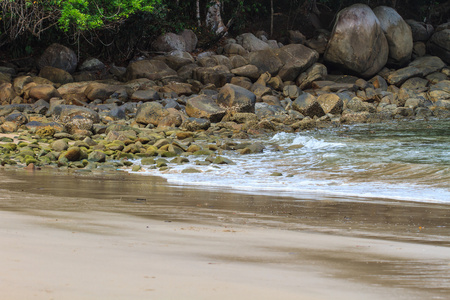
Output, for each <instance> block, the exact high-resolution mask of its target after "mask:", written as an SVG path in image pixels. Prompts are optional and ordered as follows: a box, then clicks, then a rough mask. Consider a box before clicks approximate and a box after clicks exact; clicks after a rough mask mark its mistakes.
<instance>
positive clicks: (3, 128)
mask: <svg viewBox="0 0 450 300" xmlns="http://www.w3.org/2000/svg"><path fill="white" fill-rule="evenodd" d="M17 129H19V126H18V125H17V123H15V122H3V124H2V125H0V132H16V131H17Z"/></svg>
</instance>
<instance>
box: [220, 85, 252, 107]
mask: <svg viewBox="0 0 450 300" xmlns="http://www.w3.org/2000/svg"><path fill="white" fill-rule="evenodd" d="M216 102H217V104H218V105H219V106H220V107H221V108H224V109H225V110H227V111H233V112H251V113H254V112H255V103H256V95H255V94H254V93H252V92H250V91H249V90H247V89H245V88H243V87H240V86H237V85H234V84H226V85H224V86H223V87H222V88H221V89H220V91H219V95H218V97H217V101H216Z"/></svg>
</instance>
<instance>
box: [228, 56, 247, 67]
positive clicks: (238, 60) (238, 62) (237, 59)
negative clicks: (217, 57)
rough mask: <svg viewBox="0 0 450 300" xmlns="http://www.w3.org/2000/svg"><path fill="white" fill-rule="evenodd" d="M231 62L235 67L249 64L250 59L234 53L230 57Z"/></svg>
mask: <svg viewBox="0 0 450 300" xmlns="http://www.w3.org/2000/svg"><path fill="white" fill-rule="evenodd" d="M230 62H231V66H232V68H233V69H237V68H239V67H243V66H246V65H248V61H247V60H246V59H245V58H244V57H242V56H240V55H233V56H232V57H230Z"/></svg>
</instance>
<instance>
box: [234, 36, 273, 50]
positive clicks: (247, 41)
mask: <svg viewBox="0 0 450 300" xmlns="http://www.w3.org/2000/svg"><path fill="white" fill-rule="evenodd" d="M236 41H237V42H238V44H240V45H241V46H242V47H243V48H244V49H245V50H247V51H249V52H253V51H259V50H265V49H270V46H269V45H268V44H267V43H266V42H264V41H262V40H260V39H258V38H257V37H256V36H254V35H253V34H252V33H243V34H241V35H239V36H237V37H236Z"/></svg>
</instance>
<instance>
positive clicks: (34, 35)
mask: <svg viewBox="0 0 450 300" xmlns="http://www.w3.org/2000/svg"><path fill="white" fill-rule="evenodd" d="M216 2H219V3H220V4H221V15H222V19H223V21H224V23H225V24H226V25H227V26H228V29H229V30H228V32H229V33H231V34H237V33H240V32H243V31H246V30H247V31H248V30H261V29H262V30H266V31H267V32H269V31H270V27H269V25H268V24H269V21H270V19H271V16H272V17H273V15H275V16H276V22H275V24H276V26H277V30H275V31H274V34H277V35H282V34H283V33H285V32H286V31H287V30H289V29H301V30H307V29H306V28H307V26H305V25H308V24H305V22H308V21H307V20H308V16H309V15H311V14H315V15H317V16H319V18H321V19H326V20H327V21H326V22H324V23H323V24H324V25H325V26H330V22H331V21H332V20H333V19H334V16H335V14H336V13H337V12H338V11H339V10H341V9H342V8H344V7H346V6H349V5H352V4H354V3H358V2H361V3H365V4H368V5H370V6H372V7H375V6H378V5H388V6H393V7H395V8H396V9H397V10H398V11H399V12H400V14H402V15H403V16H404V17H407V18H415V19H417V20H420V21H427V22H434V23H439V22H440V23H442V22H444V21H446V20H445V18H446V16H447V17H448V15H447V14H446V13H448V10H445V9H442V6H443V5H444V6H445V5H446V6H448V1H446V0H417V1H412V0H369V1H357V0H95V1H94V0H1V1H0V51H2V49H3V50H4V51H5V49H8V52H9V53H8V56H20V55H29V54H33V53H34V52H40V51H36V50H37V49H39V50H41V49H40V48H43V47H45V46H46V45H48V44H50V43H53V42H59V43H63V44H72V45H73V44H78V47H79V48H81V49H83V50H84V51H86V52H89V53H90V55H97V56H104V57H107V58H111V57H112V56H114V57H116V58H117V57H121V58H123V59H130V58H131V57H132V56H133V55H136V53H137V52H138V50H139V49H149V48H150V47H149V46H150V43H151V41H152V40H154V38H155V37H156V36H157V35H159V34H161V33H164V32H179V31H181V30H183V29H185V28H187V29H192V30H194V31H195V32H196V33H197V35H199V39H200V46H202V41H203V40H205V39H206V40H208V39H209V42H208V41H205V42H204V45H205V47H206V46H209V45H211V41H213V42H214V41H215V40H214V39H213V38H214V37H213V36H212V35H211V32H209V30H208V28H206V26H205V17H206V14H207V10H208V8H209V7H210V6H211V5H213V4H214V3H216ZM272 7H273V11H272V9H271V8H272ZM302 22H303V23H302ZM80 43H82V46H81V47H80Z"/></svg>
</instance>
